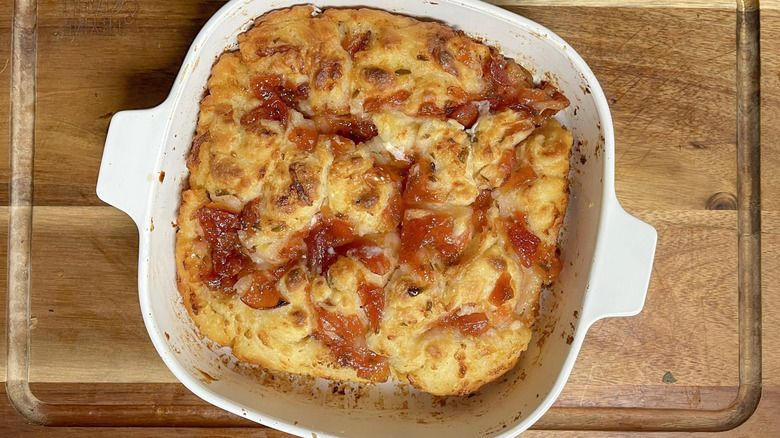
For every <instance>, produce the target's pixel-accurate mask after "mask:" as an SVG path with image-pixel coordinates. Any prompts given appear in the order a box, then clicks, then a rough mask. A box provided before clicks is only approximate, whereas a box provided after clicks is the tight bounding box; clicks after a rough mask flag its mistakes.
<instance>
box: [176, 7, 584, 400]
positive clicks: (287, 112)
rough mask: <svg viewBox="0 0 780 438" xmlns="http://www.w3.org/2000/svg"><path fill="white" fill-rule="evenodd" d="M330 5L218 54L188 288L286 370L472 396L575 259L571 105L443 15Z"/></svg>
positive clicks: (515, 347) (242, 339)
mask: <svg viewBox="0 0 780 438" xmlns="http://www.w3.org/2000/svg"><path fill="white" fill-rule="evenodd" d="M312 12H313V9H312V8H311V7H304V6H300V7H294V8H292V9H285V10H278V11H273V12H269V13H267V14H265V15H263V16H261V17H260V18H258V19H257V20H255V22H254V25H253V26H252V27H251V28H250V29H249V30H248V31H247V32H245V33H244V34H241V35H240V36H239V38H238V50H237V51H235V52H226V53H224V54H222V55H221V56H220V57H219V58H218V60H217V61H216V63H215V65H214V67H213V69H212V74H211V77H210V78H209V80H208V84H207V94H206V97H205V98H204V99H203V100H202V102H201V104H200V114H199V118H198V124H197V127H196V133H195V137H194V138H195V140H194V141H193V144H192V149H191V151H190V154H189V156H188V158H187V167H188V169H189V170H190V177H189V186H188V187H187V188H186V189H185V190H184V191H183V193H182V203H181V205H180V210H179V217H178V221H177V223H178V226H179V229H178V232H177V244H176V258H177V271H178V288H179V291H180V293H181V295H182V297H183V301H184V306H185V308H186V309H187V311H188V313H189V314H190V316H191V317H192V319H193V320H194V321H195V323H196V325H197V326H198V328H199V330H200V332H201V333H202V334H203V335H205V336H207V337H208V338H210V339H211V340H213V341H214V342H216V343H217V344H219V345H223V346H227V347H230V348H231V349H232V352H233V354H234V355H235V356H236V357H237V358H238V359H240V360H242V361H245V362H248V363H251V364H256V365H259V366H260V367H262V368H265V369H268V370H277V371H284V372H289V373H295V374H299V375H304V376H312V377H324V378H328V379H333V380H341V381H351V382H383V381H386V380H396V381H399V382H408V383H410V384H411V385H412V386H414V387H416V388H417V389H420V390H422V391H425V392H429V393H431V394H434V395H467V394H471V393H473V392H474V391H476V390H477V389H478V388H479V387H480V386H482V385H483V384H485V383H488V382H491V381H494V380H496V379H498V378H499V377H501V376H502V375H504V374H505V373H506V372H507V371H508V370H510V369H512V368H513V367H514V365H515V363H516V362H517V360H518V358H519V356H520V354H521V353H522V352H523V351H524V350H525V349H526V348H527V346H528V343H529V342H530V339H531V327H532V325H533V324H534V322H535V320H536V316H537V313H538V309H539V294H540V291H541V289H542V287H543V286H544V285H547V284H549V283H551V282H552V281H553V280H554V279H555V278H556V276H557V275H558V274H559V272H560V269H561V266H562V264H561V261H560V255H559V251H558V246H557V244H558V233H559V230H560V228H561V225H562V223H563V218H564V213H565V211H566V207H567V204H568V174H569V160H570V156H571V149H572V136H571V134H570V133H569V132H568V131H567V130H566V128H565V127H563V126H561V125H560V124H559V123H558V122H557V121H556V120H555V119H554V118H553V116H554V115H555V114H556V113H557V112H558V111H560V110H562V109H564V108H566V107H567V106H568V104H569V102H568V100H567V99H566V97H565V96H563V95H562V94H561V93H560V92H559V91H558V90H557V89H556V88H555V87H554V86H553V85H552V84H551V83H549V82H544V81H543V82H541V83H538V84H537V83H534V82H533V76H532V75H531V74H530V73H529V72H528V71H527V70H525V69H524V68H523V67H522V66H520V65H518V64H517V63H516V62H515V61H513V60H512V59H509V58H505V57H504V56H502V55H501V54H500V53H499V52H498V51H497V50H496V49H495V48H490V47H488V46H486V45H484V44H482V43H479V42H477V41H475V40H474V39H471V38H469V37H468V36H466V35H465V34H463V33H462V32H458V31H454V30H453V29H451V28H449V27H447V26H445V25H442V24H440V23H436V22H420V21H417V20H415V19H412V18H409V17H404V16H399V15H392V14H390V13H386V12H382V11H377V10H370V9H358V10H354V9H328V10H325V11H323V12H322V13H320V14H317V15H314V16H313V15H312ZM337 392H338V391H337Z"/></svg>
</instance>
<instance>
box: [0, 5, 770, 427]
mask: <svg viewBox="0 0 780 438" xmlns="http://www.w3.org/2000/svg"><path fill="white" fill-rule="evenodd" d="M9 3H12V2H3V3H2V4H0V84H1V85H2V86H1V87H0V136H2V138H4V139H8V138H9V134H8V132H9V125H8V113H7V111H8V108H9V103H8V100H9V92H8V90H9V84H10V74H9V73H10V66H9V59H10V46H11V44H10V40H11V26H12V21H11V17H12V10H13V5H12V4H9ZM171 3H172V2H171ZM496 3H498V4H500V5H502V6H505V7H508V8H509V9H511V10H513V11H516V12H518V13H520V14H522V15H525V16H527V17H529V18H531V19H534V20H536V21H539V22H540V23H542V24H544V25H545V26H547V27H549V28H550V29H552V30H553V31H554V32H556V33H558V34H559V35H560V36H562V37H563V38H564V39H566V40H567V41H568V42H569V43H570V44H571V45H572V47H574V48H575V49H576V50H577V51H578V52H579V53H580V54H581V55H582V56H583V58H585V60H586V61H587V62H588V63H589V65H590V66H591V68H592V69H593V70H594V72H595V74H596V76H597V77H598V78H599V80H600V82H601V84H602V86H603V88H604V91H605V93H606V95H607V98H608V99H609V101H610V104H611V109H612V112H613V117H614V122H615V130H616V132H615V136H616V143H617V145H616V156H617V164H616V186H617V192H618V197H619V199H620V201H621V203H622V204H623V206H624V207H625V208H626V209H627V210H628V211H629V212H630V213H632V214H634V215H636V216H637V217H639V218H641V219H643V220H645V221H647V222H649V223H650V224H652V225H654V226H655V227H656V228H657V230H658V234H659V241H658V251H657V258H656V263H655V266H654V270H653V276H652V279H651V283H650V289H649V293H648V298H647V303H646V305H645V309H644V311H643V312H642V313H641V314H640V315H639V316H637V317H633V318H615V319H608V320H602V321H599V322H598V323H596V324H595V325H594V326H593V327H592V328H591V329H590V331H589V333H588V336H587V337H586V341H585V344H584V345H583V349H582V352H581V354H580V356H579V358H578V361H577V364H576V366H575V368H574V371H573V373H572V375H571V378H570V379H569V383H568V384H567V386H566V388H565V389H564V391H563V394H562V395H561V397H560V399H559V400H558V402H557V405H559V406H628V407H677V408H685V409H712V408H720V407H724V406H726V405H728V404H729V403H730V402H731V401H732V400H733V399H734V397H735V395H736V391H737V384H738V369H739V368H738V357H737V348H738V338H737V328H736V327H737V251H736V245H737V238H736V235H737V234H736V231H737V220H736V217H737V215H736V212H735V211H734V210H733V208H734V203H733V202H734V201H733V195H734V194H735V193H736V190H737V188H736V175H737V169H736V161H735V154H736V153H735V144H736V109H735V102H736V100H735V99H736V98H735V26H736V20H735V13H734V5H733V4H732V3H731V2H729V1H726V0H717V1H714V2H708V1H705V0H680V1H675V0H664V1H662V2H655V3H654V4H653V5H652V7H641V6H643V5H645V3H646V2H643V1H640V0H635V1H632V0H623V1H619V2H609V1H606V0H603V1H602V0H588V1H582V2H575V1H569V0H555V1H550V2H546V3H545V2H542V1H540V0H531V1H522V0H499V1H497V2H496ZM222 4H223V1H219V0H214V1H209V0H190V1H186V2H185V1H182V2H179V3H176V4H168V2H166V1H163V0H157V1H155V0H102V1H101V0H39V15H38V26H39V29H38V57H37V62H38V74H37V124H36V144H35V147H36V153H35V175H34V180H35V192H34V205H35V209H34V234H33V243H32V245H33V250H32V272H33V274H32V286H31V287H32V290H33V292H32V307H31V315H32V318H31V324H33V326H34V329H33V330H32V335H31V363H30V367H29V369H30V381H31V382H32V388H33V392H34V393H35V394H36V395H37V396H38V397H40V398H41V399H42V400H47V401H61V402H79V401H81V402H90V401H99V400H100V397H102V396H104V395H106V394H111V395H112V396H117V394H123V395H120V397H126V398H129V399H133V400H137V401H139V402H144V401H150V400H159V399H160V397H161V396H160V394H159V392H160V391H162V390H163V389H165V391H168V393H167V394H166V395H165V397H166V400H168V401H174V402H176V401H182V400H191V401H192V402H193V403H198V400H197V399H195V397H194V396H192V395H191V394H189V392H188V391H186V390H185V389H183V387H181V386H180V385H171V383H173V382H176V380H175V378H174V377H173V375H172V374H171V373H170V372H169V371H168V370H167V369H166V368H165V366H164V365H163V363H162V361H161V360H160V359H159V357H158V356H157V354H156V353H155V351H154V349H153V347H152V345H151V343H150V342H149V340H148V337H147V335H146V331H145V329H144V327H143V323H142V321H141V317H140V312H139V308H138V300H137V294H136V277H135V276H136V260H137V231H136V228H135V226H134V224H133V223H132V221H131V220H130V219H129V218H128V217H127V216H125V215H124V214H123V213H121V212H119V211H117V210H115V209H113V208H111V207H108V206H106V205H105V204H103V203H102V202H101V201H100V200H99V199H98V198H97V197H96V195H95V182H96V179H97V173H98V167H99V163H100V157H101V153H102V149H103V142H104V140H105V133H106V129H107V126H108V122H109V120H110V118H111V115H112V114H114V113H115V112H117V111H120V110H122V109H128V108H143V107H150V106H154V105H156V104H157V103H159V102H161V101H162V100H163V99H164V98H165V96H166V94H167V92H168V90H169V89H170V86H171V84H172V82H173V80H174V77H175V74H176V72H177V70H178V68H179V66H180V64H181V60H182V59H183V57H184V54H185V52H186V50H187V47H188V45H189V43H190V42H191V41H192V39H193V38H194V36H195V35H196V33H197V31H198V30H199V29H200V27H201V26H202V25H203V24H204V23H205V21H206V20H207V18H208V17H209V16H211V14H213V13H214V12H215V11H216V10H217V9H218V8H219V7H220V6H221V5H222ZM544 4H546V5H547V6H546V7H543V6H541V5H544ZM550 5H553V6H550ZM762 8H763V9H762V12H761V35H762V38H761V62H762V65H761V69H762V72H763V74H762V80H761V84H762V103H761V109H762V122H763V123H762V138H763V144H762V159H761V166H762V168H763V170H764V171H763V174H762V180H761V181H762V192H763V197H762V220H763V228H762V240H763V242H762V244H763V252H762V254H763V266H762V272H763V309H764V313H763V388H764V389H763V395H762V399H761V402H760V404H759V407H758V409H757V411H756V412H755V413H754V414H753V416H752V417H750V419H749V420H748V421H747V422H746V423H744V424H743V425H742V426H740V427H739V428H737V429H735V430H733V431H730V432H726V433H724V434H725V435H729V436H731V435H735V436H746V437H748V436H749V437H753V436H778V435H780V419H778V416H777V413H778V412H780V353H778V351H780V316H779V315H780V313H778V312H776V311H775V309H777V308H779V307H780V269H778V264H777V263H776V262H775V261H776V260H778V258H780V198H779V197H778V196H777V194H778V193H780V178H779V177H778V176H777V175H778V174H777V172H776V169H778V167H780V153H779V152H780V143H778V140H777V139H778V138H780V124H778V123H777V120H780V74H779V73H778V71H780V69H779V67H780V1H779V0H772V1H765V2H763V4H762ZM3 64H5V66H3ZM0 147H1V148H3V151H2V153H0V179H2V181H4V182H7V181H8V178H9V164H8V158H7V157H8V153H7V152H8V151H7V149H8V147H9V142H8V141H7V140H5V141H3V142H0ZM718 193H721V194H722V195H721V196H720V197H717V198H713V195H715V194H718ZM8 199H9V195H8V190H7V186H6V185H5V184H3V185H0V203H2V204H5V205H7V204H8ZM7 221H8V208H7V207H2V208H0V236H2V241H3V242H6V241H7V233H6V230H7ZM5 247H6V245H4V244H3V245H0V258H2V259H3V260H5V257H6V251H5ZM5 275H6V273H5V271H2V273H0V277H2V278H0V288H1V290H2V291H3V292H2V294H3V296H5ZM5 306H6V300H5V299H0V313H2V314H5ZM3 324H5V319H0V330H3V329H4V326H3ZM0 344H2V347H5V339H2V340H0ZM0 351H2V353H0V355H2V357H0V376H3V375H5V373H4V371H5V348H2V349H1V350H0ZM667 372H671V374H672V375H673V376H674V378H675V379H676V381H675V382H674V383H665V382H664V381H663V380H662V379H663V376H664V375H665V374H666V373H667ZM85 383H89V384H93V385H91V386H92V387H93V388H96V389H93V390H90V391H83V390H82V389H81V388H83V387H84V386H85V385H84V384H85ZM171 387H175V388H178V389H176V390H174V391H169V388H171ZM17 434H29V435H34V436H39V435H40V436H71V435H83V436H94V435H97V434H102V435H107V436H115V435H118V434H122V435H124V436H151V435H160V434H166V435H168V434H170V435H182V436H234V435H236V434H242V435H243V434H246V435H250V436H269V437H279V436H285V435H284V434H281V433H279V432H276V431H273V430H270V429H266V428H242V429H207V430H197V429H183V428H164V429H153V428H133V429H119V428H98V429H94V428H79V427H61V428H43V427H39V426H33V425H28V424H27V423H26V422H25V421H24V419H23V418H22V417H21V416H19V415H17V414H16V413H15V412H14V410H13V408H12V407H11V406H10V404H9V403H8V402H7V401H6V400H5V398H3V400H2V401H0V435H3V436H16V435H17ZM597 435H599V436H600V435H602V433H599V432H576V431H558V432H550V431H531V432H529V433H528V434H527V436H531V437H533V436H553V437H570V436H597ZM603 435H609V436H625V435H631V434H629V433H622V432H617V433H609V434H606V433H604V434H603ZM652 435H653V434H646V433H642V434H641V436H652ZM658 435H664V434H658ZM697 435H711V434H707V433H701V434H697Z"/></svg>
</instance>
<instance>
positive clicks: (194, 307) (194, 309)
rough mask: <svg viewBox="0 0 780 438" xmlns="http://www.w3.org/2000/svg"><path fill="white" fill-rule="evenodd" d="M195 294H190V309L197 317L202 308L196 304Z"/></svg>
mask: <svg viewBox="0 0 780 438" xmlns="http://www.w3.org/2000/svg"><path fill="white" fill-rule="evenodd" d="M195 299H196V297H195V293H191V294H190V308H191V309H192V313H193V314H195V315H197V314H198V313H200V308H199V307H198V305H197V303H195Z"/></svg>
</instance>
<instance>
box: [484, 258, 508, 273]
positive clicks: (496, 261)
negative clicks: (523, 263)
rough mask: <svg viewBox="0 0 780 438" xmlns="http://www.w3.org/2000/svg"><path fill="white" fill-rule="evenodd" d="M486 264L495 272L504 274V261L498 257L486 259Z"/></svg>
mask: <svg viewBox="0 0 780 438" xmlns="http://www.w3.org/2000/svg"><path fill="white" fill-rule="evenodd" d="M488 263H490V266H492V267H493V269H495V270H496V271H499V272H504V271H506V260H504V259H503V258H500V257H491V258H490V259H488Z"/></svg>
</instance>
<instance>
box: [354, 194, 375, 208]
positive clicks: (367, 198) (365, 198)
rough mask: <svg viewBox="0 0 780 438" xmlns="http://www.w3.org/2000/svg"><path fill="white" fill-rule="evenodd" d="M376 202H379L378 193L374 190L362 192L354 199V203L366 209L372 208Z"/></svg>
mask: <svg viewBox="0 0 780 438" xmlns="http://www.w3.org/2000/svg"><path fill="white" fill-rule="evenodd" d="M377 202H379V195H378V194H377V193H376V191H374V190H372V191H370V192H368V193H364V194H362V195H360V197H359V198H357V199H355V204H357V205H359V206H361V207H363V208H365V209H366V210H368V209H370V208H373V207H374V206H375V205H376V203H377Z"/></svg>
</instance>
